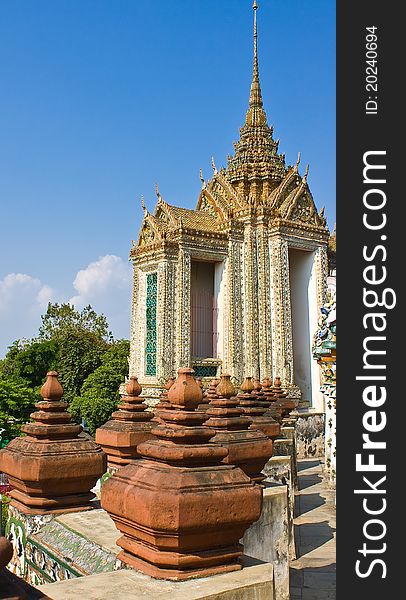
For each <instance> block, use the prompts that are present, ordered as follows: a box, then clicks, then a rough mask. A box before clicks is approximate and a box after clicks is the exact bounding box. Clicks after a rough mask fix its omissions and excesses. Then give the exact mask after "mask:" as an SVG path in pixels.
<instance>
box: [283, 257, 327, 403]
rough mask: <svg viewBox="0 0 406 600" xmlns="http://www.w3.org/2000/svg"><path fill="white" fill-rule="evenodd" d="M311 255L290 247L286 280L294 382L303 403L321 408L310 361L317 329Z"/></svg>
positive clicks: (317, 379)
mask: <svg viewBox="0 0 406 600" xmlns="http://www.w3.org/2000/svg"><path fill="white" fill-rule="evenodd" d="M314 257H315V254H314V252H306V251H303V250H296V249H294V248H289V279H290V296H291V306H292V339H293V370H294V381H295V384H296V385H297V386H299V388H300V389H301V391H302V400H304V401H308V402H309V403H310V405H311V406H312V407H314V408H317V409H322V395H321V393H320V391H319V387H320V374H319V367H318V365H317V363H316V362H315V361H313V360H312V354H311V347H312V339H313V334H314V332H315V331H316V329H317V316H318V303H317V277H316V267H315V260H314Z"/></svg>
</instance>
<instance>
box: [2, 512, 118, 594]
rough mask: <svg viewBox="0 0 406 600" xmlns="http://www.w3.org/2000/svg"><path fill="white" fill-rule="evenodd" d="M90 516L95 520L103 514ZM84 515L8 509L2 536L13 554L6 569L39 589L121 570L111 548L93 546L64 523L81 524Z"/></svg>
mask: <svg viewBox="0 0 406 600" xmlns="http://www.w3.org/2000/svg"><path fill="white" fill-rule="evenodd" d="M90 513H93V515H94V516H96V513H104V511H102V510H95V511H90ZM87 514H89V513H87ZM84 515H85V513H70V514H69V515H60V516H59V518H55V516H54V515H27V514H25V513H22V512H20V511H19V510H17V509H16V508H15V507H13V506H10V508H9V518H8V522H7V528H6V535H7V537H8V539H9V540H10V542H11V543H12V544H13V548H14V553H13V558H12V559H11V562H10V563H9V565H8V569H9V570H10V571H11V572H12V573H14V574H15V575H18V576H19V577H21V578H23V579H24V580H25V581H28V582H29V583H30V584H32V585H41V584H45V583H53V582H55V581H64V580H66V579H73V578H76V577H82V576H84V575H90V574H93V573H103V572H105V571H115V570H117V569H122V568H125V565H123V564H122V563H121V561H119V560H117V557H116V552H114V551H113V550H114V549H113V548H105V547H103V546H102V545H99V544H95V543H94V541H93V540H92V541H90V540H89V539H87V538H86V537H85V535H83V532H82V533H80V532H78V531H75V530H74V529H73V528H71V527H70V526H69V525H67V524H65V523H64V519H66V518H71V519H72V517H73V516H75V517H77V519H79V521H80V520H81V519H82V520H83V516H84ZM113 527H114V526H113ZM114 535H115V536H116V537H117V535H116V532H115V534H114ZM117 550H118V549H117Z"/></svg>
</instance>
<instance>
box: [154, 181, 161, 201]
mask: <svg viewBox="0 0 406 600" xmlns="http://www.w3.org/2000/svg"><path fill="white" fill-rule="evenodd" d="M155 194H156V197H157V198H158V200H160V199H161V194H160V193H159V186H158V182H156V183H155Z"/></svg>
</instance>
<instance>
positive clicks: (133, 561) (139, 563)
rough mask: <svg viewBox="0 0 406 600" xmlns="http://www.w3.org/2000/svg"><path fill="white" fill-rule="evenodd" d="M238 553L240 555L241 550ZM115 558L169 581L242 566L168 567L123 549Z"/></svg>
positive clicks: (156, 577)
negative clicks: (152, 562) (150, 561)
mask: <svg viewBox="0 0 406 600" xmlns="http://www.w3.org/2000/svg"><path fill="white" fill-rule="evenodd" d="M238 554H239V555H240V554H241V552H239V553H238ZM117 558H118V559H119V560H121V561H122V562H123V563H126V564H128V565H129V566H130V567H132V568H133V569H137V571H142V572H143V573H145V574H146V575H149V576H150V577H153V578H154V579H167V580H169V581H185V580H187V579H196V578H197V577H209V576H211V575H219V574H221V573H231V572H232V571H240V570H241V569H242V566H241V565H240V563H238V562H233V563H230V564H221V565H213V566H211V567H209V566H208V567H202V568H196V569H187V570H185V569H169V568H165V567H159V566H157V565H153V564H151V563H149V562H147V561H146V560H142V559H141V558H138V557H136V556H134V555H133V554H130V553H129V552H126V551H125V550H122V551H121V552H119V554H118V555H117ZM195 558H196V557H195Z"/></svg>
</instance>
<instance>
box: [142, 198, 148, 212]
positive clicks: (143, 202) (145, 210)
mask: <svg viewBox="0 0 406 600" xmlns="http://www.w3.org/2000/svg"><path fill="white" fill-rule="evenodd" d="M141 206H142V210H143V211H144V213H145V214H147V212H148V211H147V209H146V206H145V201H144V194H142V196H141Z"/></svg>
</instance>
